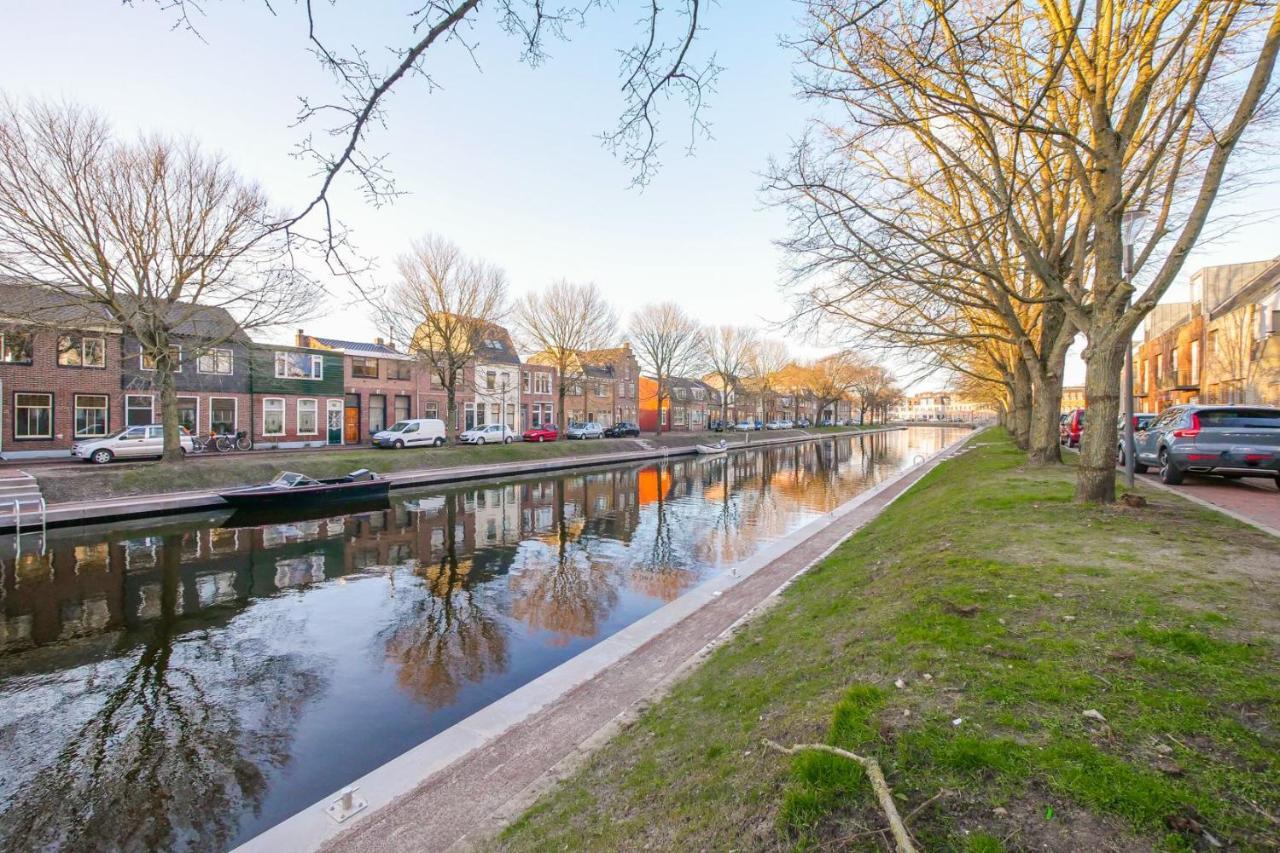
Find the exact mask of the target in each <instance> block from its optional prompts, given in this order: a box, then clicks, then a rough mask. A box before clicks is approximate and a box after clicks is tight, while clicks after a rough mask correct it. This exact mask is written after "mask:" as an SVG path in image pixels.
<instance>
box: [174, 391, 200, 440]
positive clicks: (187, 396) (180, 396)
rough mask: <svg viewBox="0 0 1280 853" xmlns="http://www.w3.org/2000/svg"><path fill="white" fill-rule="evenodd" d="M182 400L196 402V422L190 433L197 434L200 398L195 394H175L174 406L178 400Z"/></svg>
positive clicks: (198, 430) (198, 429)
mask: <svg viewBox="0 0 1280 853" xmlns="http://www.w3.org/2000/svg"><path fill="white" fill-rule="evenodd" d="M183 398H185V399H188V400H195V401H196V420H195V425H194V426H193V427H192V429H191V432H192V434H195V433H198V432H200V397H199V396H198V395H196V394H177V395H175V396H174V398H173V400H174V404H175V405H176V404H177V402H178V400H181V399H183Z"/></svg>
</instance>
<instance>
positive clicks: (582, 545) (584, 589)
mask: <svg viewBox="0 0 1280 853" xmlns="http://www.w3.org/2000/svg"><path fill="white" fill-rule="evenodd" d="M554 500H555V504H554V506H553V509H552V511H553V513H554V523H553V529H552V532H551V534H550V536H548V537H543V538H539V539H530V540H527V541H525V542H523V543H522V544H521V546H520V549H519V551H518V553H517V555H516V560H515V563H514V564H513V565H512V573H511V576H510V590H511V595H512V601H511V615H512V616H513V617H514V618H516V619H519V620H520V621H521V622H524V623H525V624H527V625H529V626H530V627H532V628H537V629H540V630H543V631H550V632H551V633H553V634H555V635H556V638H555V642H557V643H559V644H564V643H567V642H569V640H570V639H572V638H573V637H594V636H595V635H596V634H597V633H598V632H599V629H600V623H601V621H603V620H604V619H605V618H606V617H607V616H608V615H609V612H610V611H611V610H612V609H613V608H614V606H615V605H616V604H617V602H618V589H617V584H616V579H615V578H614V575H613V569H612V565H611V564H610V563H609V562H608V561H606V560H604V559H602V558H601V557H600V556H599V555H596V554H593V553H592V545H593V544H595V541H596V540H595V538H594V537H592V536H587V535H584V531H586V530H587V529H588V528H590V527H592V526H593V525H591V517H590V512H591V507H590V501H588V500H584V501H583V513H584V515H583V517H582V518H579V519H575V521H574V524H573V525H572V526H570V524H569V523H568V521H567V520H566V518H565V512H564V505H565V486H564V479H563V478H561V479H558V480H556V483H555V497H554ZM548 540H549V541H548Z"/></svg>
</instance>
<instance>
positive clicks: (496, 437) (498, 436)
mask: <svg viewBox="0 0 1280 853" xmlns="http://www.w3.org/2000/svg"><path fill="white" fill-rule="evenodd" d="M515 440H516V434H515V432H514V431H513V430H512V429H511V428H510V427H508V426H506V425H504V424H482V425H480V426H478V427H472V428H471V429H469V430H467V431H465V432H462V433H459V434H458V441H460V442H462V443H463V444H510V443H511V442H513V441H515Z"/></svg>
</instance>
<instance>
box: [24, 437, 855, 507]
mask: <svg viewBox="0 0 1280 853" xmlns="http://www.w3.org/2000/svg"><path fill="white" fill-rule="evenodd" d="M875 428H878V427H871V426H867V427H865V429H875ZM817 431H818V432H821V433H823V434H829V433H835V432H858V431H859V428H856V427H855V428H847V427H846V428H826V429H822V430H817ZM799 434H800V433H799V432H793V431H783V432H770V433H767V434H766V433H754V434H751V436H750V438H749V440H750V441H753V442H754V441H759V440H761V438H762V437H764V438H785V437H787V436H794V435H799ZM720 438H724V439H725V440H726V441H729V442H731V443H735V444H736V443H738V442H741V441H743V440H744V438H743V436H742V435H741V434H737V435H735V434H733V433H724V434H723V435H720V434H716V433H710V432H679V433H669V434H665V435H663V436H662V437H661V438H656V437H654V436H652V435H647V434H646V435H645V436H643V437H642V439H640V440H636V439H604V440H600V441H565V440H562V441H555V442H550V443H546V444H534V443H525V442H516V443H514V444H507V445H488V446H484V447H475V446H472V445H459V444H451V445H446V446H445V447H441V448H427V449H424V448H405V449H403V450H376V449H374V448H372V447H368V448H364V449H361V450H324V449H319V450H315V451H305V452H300V451H289V452H275V451H257V452H253V453H229V454H223V453H210V452H206V453H203V454H200V455H198V456H189V457H187V458H186V459H184V460H183V461H182V462H181V463H178V464H176V465H164V464H161V463H160V462H158V461H142V462H117V463H112V464H110V465H88V464H83V465H74V466H68V465H62V466H59V467H49V468H39V467H33V468H32V469H31V470H32V472H33V473H34V474H35V476H36V478H37V479H38V480H39V482H40V489H41V492H42V494H43V495H44V498H45V500H46V501H48V502H49V503H50V504H54V503H65V502H68V501H84V500H93V499H95V498H100V497H125V496H135V495H151V494H163V493H166V492H181V491H195V490H202V489H228V488H234V487H236V486H242V485H248V484H252V483H261V482H265V481H267V480H270V479H271V478H273V477H275V475H276V474H278V473H280V472H281V471H298V472H301V473H303V474H307V475H308V476H311V477H338V476H341V475H343V474H346V473H347V472H349V471H354V470H356V469H357V468H368V469H370V470H373V471H378V472H380V473H384V474H387V473H393V472H397V471H416V470H427V469H437V468H451V467H461V466H466V465H486V464H487V465H493V464H500V463H503V462H525V461H532V460H540V459H562V458H568V457H572V456H589V455H594V454H601V453H610V452H623V451H631V450H642V449H645V448H648V447H653V446H655V445H662V446H666V447H682V446H688V445H691V444H695V443H697V442H708V441H718V440H719V439H720Z"/></svg>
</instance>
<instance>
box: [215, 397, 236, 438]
mask: <svg viewBox="0 0 1280 853" xmlns="http://www.w3.org/2000/svg"><path fill="white" fill-rule="evenodd" d="M209 431H210V432H212V433H214V434H215V435H222V434H223V433H234V432H235V431H236V400H235V398H234V397H211V398H209Z"/></svg>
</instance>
